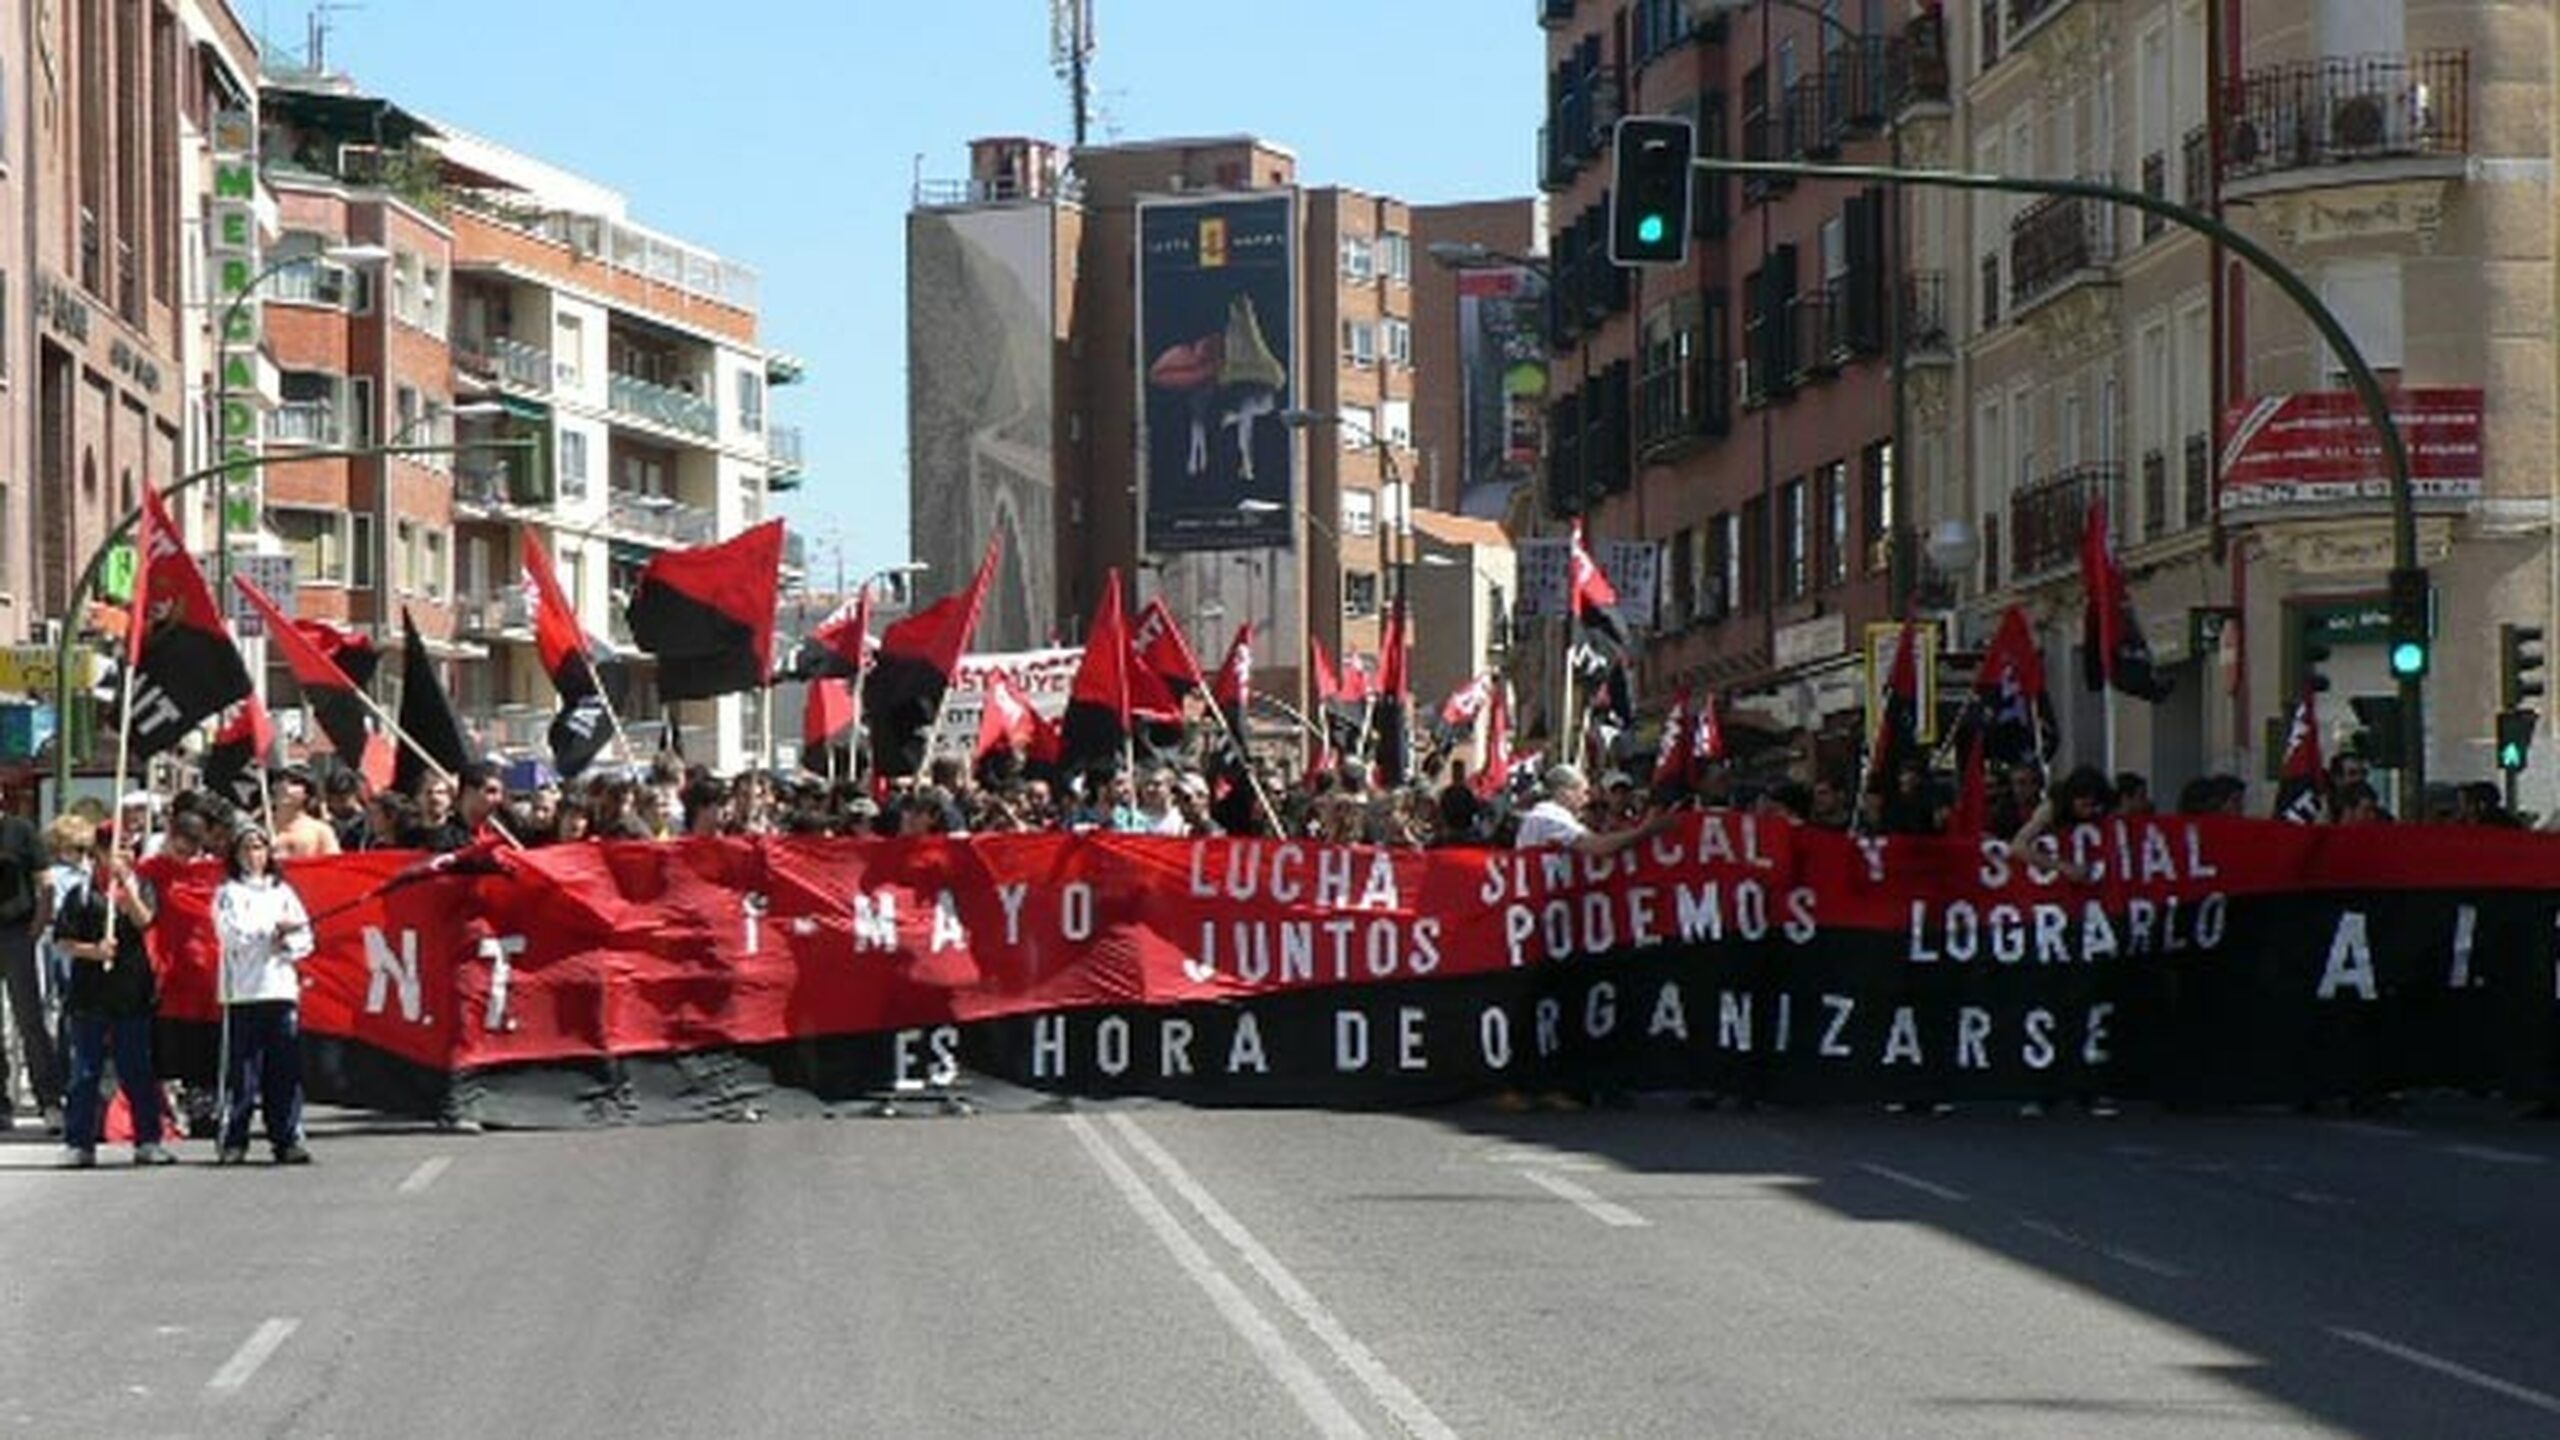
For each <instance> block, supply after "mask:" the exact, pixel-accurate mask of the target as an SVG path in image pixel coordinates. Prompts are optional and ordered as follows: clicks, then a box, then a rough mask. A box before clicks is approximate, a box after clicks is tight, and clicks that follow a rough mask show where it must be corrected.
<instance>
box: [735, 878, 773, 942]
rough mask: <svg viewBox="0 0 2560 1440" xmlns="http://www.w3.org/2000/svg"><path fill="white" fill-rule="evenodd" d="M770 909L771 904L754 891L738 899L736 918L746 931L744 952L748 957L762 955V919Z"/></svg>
mask: <svg viewBox="0 0 2560 1440" xmlns="http://www.w3.org/2000/svg"><path fill="white" fill-rule="evenodd" d="M770 909H772V903H771V902H770V901H768V900H767V899H766V898H765V897H764V896H763V895H761V894H759V893H758V892H756V891H753V890H750V891H747V892H746V893H745V894H743V895H740V896H739V897H738V918H739V920H740V922H741V924H742V927H743V928H744V929H745V931H746V939H747V944H746V951H747V953H748V954H750V955H755V954H759V953H762V950H763V940H764V917H765V914H766V912H767V911H769V910H770Z"/></svg>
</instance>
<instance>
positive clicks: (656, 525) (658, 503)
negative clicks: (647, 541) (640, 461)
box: [605, 490, 720, 545]
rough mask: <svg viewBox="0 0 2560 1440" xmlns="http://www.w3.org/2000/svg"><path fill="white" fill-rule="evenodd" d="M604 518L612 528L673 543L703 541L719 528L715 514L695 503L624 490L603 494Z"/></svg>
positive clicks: (710, 537) (699, 543)
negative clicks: (690, 503) (604, 495)
mask: <svg viewBox="0 0 2560 1440" xmlns="http://www.w3.org/2000/svg"><path fill="white" fill-rule="evenodd" d="M605 518H606V519H607V521H608V522H610V523H611V524H612V525H613V527H614V528H615V529H618V530H627V531H630V532H631V533H633V534H636V535H646V536H649V537H651V538H653V539H658V540H666V541H670V542H672V543H674V544H677V545H701V544H705V543H707V542H709V541H710V540H711V539H712V538H713V537H714V536H715V535H717V534H718V533H719V528H720V526H719V517H717V516H715V515H713V514H712V513H711V512H710V511H708V510H706V509H703V508H702V507H701V506H699V505H687V504H684V503H683V502H681V501H677V500H670V499H668V498H666V497H665V496H663V495H641V494H635V493H633V492H631V491H628V490H615V491H612V492H610V493H609V494H607V495H606V497H605Z"/></svg>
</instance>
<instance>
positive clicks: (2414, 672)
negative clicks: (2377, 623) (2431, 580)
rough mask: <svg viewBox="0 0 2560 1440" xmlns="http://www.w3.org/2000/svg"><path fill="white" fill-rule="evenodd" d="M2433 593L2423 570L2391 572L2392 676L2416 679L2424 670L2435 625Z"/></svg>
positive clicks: (2396, 678)
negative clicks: (2431, 633) (2433, 622)
mask: <svg viewBox="0 0 2560 1440" xmlns="http://www.w3.org/2000/svg"><path fill="white" fill-rule="evenodd" d="M2432 600H2433V596H2432V593H2431V592H2430V591H2429V589H2428V587H2427V572H2426V571H2424V570H2415V569H2412V570H2394V571H2392V572H2391V624H2390V629H2389V632H2388V633H2389V636H2390V646H2391V676H2392V678H2393V679H2395V680H2415V679H2417V678H2419V677H2420V676H2422V675H2425V674H2426V673H2427V649H2428V642H2429V640H2430V639H2431V638H2432V637H2431V635H2430V633H2429V632H2430V631H2432V630H2433V629H2434V628H2435V627H2434V626H2433V624H2432V623H2430V622H2432V621H2433V620H2434V619H2435V616H2434V614H2433V613H2432V612H2433V610H2434V608H2435V607H2434V605H2433V604H2432V603H2431V602H2432Z"/></svg>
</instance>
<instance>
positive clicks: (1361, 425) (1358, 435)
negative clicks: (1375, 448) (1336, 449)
mask: <svg viewBox="0 0 2560 1440" xmlns="http://www.w3.org/2000/svg"><path fill="white" fill-rule="evenodd" d="M1334 428H1335V429H1336V430H1339V431H1341V432H1342V448H1343V449H1345V450H1366V449H1368V448H1369V447H1370V446H1372V445H1375V444H1377V443H1378V438H1379V432H1378V412H1377V411H1375V410H1372V409H1370V408H1369V407H1368V406H1366V405H1345V406H1343V407H1342V423H1340V424H1338V425H1336V426H1335V427H1334Z"/></svg>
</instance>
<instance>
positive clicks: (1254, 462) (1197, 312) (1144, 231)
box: [1138, 195, 1298, 554]
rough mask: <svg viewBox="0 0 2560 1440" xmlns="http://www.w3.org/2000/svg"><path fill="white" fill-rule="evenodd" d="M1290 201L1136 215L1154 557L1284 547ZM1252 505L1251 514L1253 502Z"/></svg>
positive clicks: (1149, 545) (1290, 377)
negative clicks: (1177, 553)
mask: <svg viewBox="0 0 2560 1440" xmlns="http://www.w3.org/2000/svg"><path fill="white" fill-rule="evenodd" d="M1295 233H1296V201H1295V197H1294V196H1292V195H1272V196H1256V197H1253V198H1250V199H1245V198H1226V199H1213V200H1180V201H1149V202H1146V203H1144V204H1142V205H1140V206H1139V208H1138V339H1139V344H1138V366H1139V375H1138V381H1139V391H1140V394H1141V396H1142V397H1143V399H1142V401H1141V405H1140V412H1141V414H1142V415H1143V416H1144V418H1145V444H1144V447H1143V463H1144V467H1145V470H1144V474H1143V475H1142V477H1141V480H1140V483H1141V484H1142V486H1143V487H1144V492H1145V495H1146V534H1145V537H1144V540H1143V544H1144V547H1145V548H1146V549H1147V550H1148V551H1150V552H1154V553H1160V554H1161V553H1176V552H1182V551H1199V550H1246V549H1264V548H1285V547H1286V546H1287V545H1288V544H1289V543H1290V535H1291V530H1292V526H1291V523H1290V521H1291V514H1290V508H1291V505H1292V503H1293V502H1294V499H1295V496H1296V485H1295V479H1296V477H1295V475H1294V474H1293V473H1292V468H1291V458H1292V452H1291V444H1290V433H1289V428H1288V427H1287V426H1286V425H1284V424H1282V423H1281V419H1280V413H1281V412H1282V411H1283V410H1286V409H1288V408H1289V407H1290V406H1291V405H1292V404H1294V403H1296V402H1295V399H1294V397H1293V394H1292V392H1293V390H1294V389H1295V379H1296V374H1297V353H1296V351H1297V329H1298V327H1297V315H1298V310H1297V275H1296V262H1297V246H1296V243H1295V240H1294V236H1295ZM1247 502H1252V503H1250V504H1248V503H1247Z"/></svg>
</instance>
